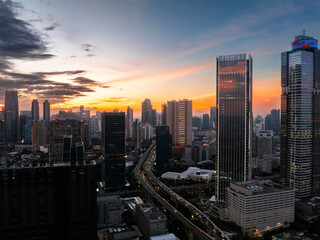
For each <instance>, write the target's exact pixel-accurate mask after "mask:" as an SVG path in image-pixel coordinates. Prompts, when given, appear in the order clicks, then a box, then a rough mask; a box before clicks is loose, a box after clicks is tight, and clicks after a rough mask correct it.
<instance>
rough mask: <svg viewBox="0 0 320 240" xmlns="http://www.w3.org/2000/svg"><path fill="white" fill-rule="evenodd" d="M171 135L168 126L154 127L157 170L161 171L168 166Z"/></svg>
mask: <svg viewBox="0 0 320 240" xmlns="http://www.w3.org/2000/svg"><path fill="white" fill-rule="evenodd" d="M170 148H171V136H170V133H169V127H168V126H157V128H156V163H157V166H156V167H157V170H158V171H163V170H165V169H166V168H168V166H169V158H170V157H171V149H170Z"/></svg>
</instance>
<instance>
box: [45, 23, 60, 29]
mask: <svg viewBox="0 0 320 240" xmlns="http://www.w3.org/2000/svg"><path fill="white" fill-rule="evenodd" d="M60 26H61V25H60V24H59V23H57V22H56V23H53V24H51V25H50V26H48V27H46V28H45V29H44V30H45V31H53V30H55V29H56V28H57V27H60Z"/></svg>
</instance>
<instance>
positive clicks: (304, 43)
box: [291, 39, 318, 50]
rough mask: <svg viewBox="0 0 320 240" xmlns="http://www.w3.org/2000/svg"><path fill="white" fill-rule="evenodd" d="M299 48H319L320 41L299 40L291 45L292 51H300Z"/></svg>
mask: <svg viewBox="0 0 320 240" xmlns="http://www.w3.org/2000/svg"><path fill="white" fill-rule="evenodd" d="M299 48H318V40H316V39H305V40H298V41H294V42H292V43H291V49H292V50H295V49H299Z"/></svg>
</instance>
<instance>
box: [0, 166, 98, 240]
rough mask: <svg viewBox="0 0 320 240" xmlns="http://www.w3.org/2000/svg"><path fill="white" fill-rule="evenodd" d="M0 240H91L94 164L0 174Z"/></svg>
mask: <svg viewBox="0 0 320 240" xmlns="http://www.w3.org/2000/svg"><path fill="white" fill-rule="evenodd" d="M0 196H1V201H0V209H2V211H0V221H1V225H0V238H1V240H13V239H46V240H57V239H70V240H96V239H97V230H96V223H97V219H96V166H95V165H93V164H89V165H81V166H54V167H45V166H40V167H28V168H18V167H15V168H9V169H6V170H0Z"/></svg>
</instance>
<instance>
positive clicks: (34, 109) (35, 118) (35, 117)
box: [31, 100, 39, 121]
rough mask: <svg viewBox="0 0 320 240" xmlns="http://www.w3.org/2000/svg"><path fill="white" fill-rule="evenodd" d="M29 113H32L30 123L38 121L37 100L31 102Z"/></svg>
mask: <svg viewBox="0 0 320 240" xmlns="http://www.w3.org/2000/svg"><path fill="white" fill-rule="evenodd" d="M31 111H32V121H39V102H38V100H33V101H32V105H31Z"/></svg>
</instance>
